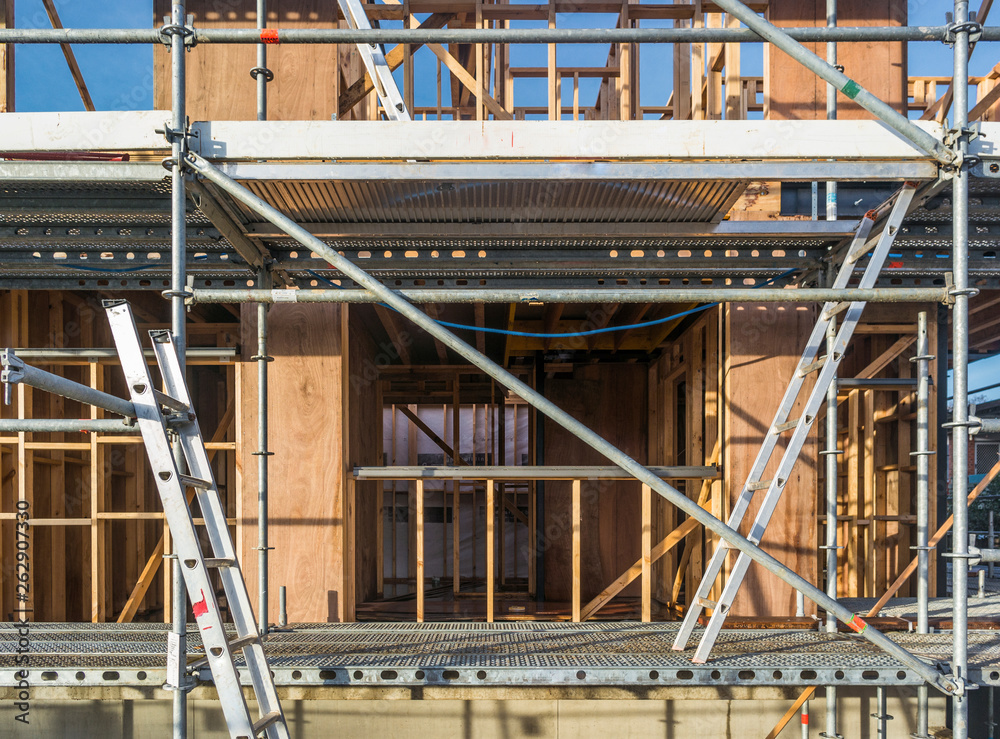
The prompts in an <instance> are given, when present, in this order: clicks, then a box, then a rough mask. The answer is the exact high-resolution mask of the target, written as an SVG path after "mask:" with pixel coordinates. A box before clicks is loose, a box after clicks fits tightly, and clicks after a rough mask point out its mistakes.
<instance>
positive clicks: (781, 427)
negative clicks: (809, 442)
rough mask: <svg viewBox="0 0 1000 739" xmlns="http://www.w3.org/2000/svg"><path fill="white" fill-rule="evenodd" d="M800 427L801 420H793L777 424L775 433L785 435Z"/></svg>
mask: <svg viewBox="0 0 1000 739" xmlns="http://www.w3.org/2000/svg"><path fill="white" fill-rule="evenodd" d="M798 425H799V419H797V418H793V419H792V420H791V421H785V422H784V423H779V424H776V425H775V427H774V432H775V433H776V434H783V433H785V432H786V431H791V430H792V429H793V428H795V427H796V426H798Z"/></svg>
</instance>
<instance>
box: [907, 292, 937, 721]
mask: <svg viewBox="0 0 1000 739" xmlns="http://www.w3.org/2000/svg"><path fill="white" fill-rule="evenodd" d="M930 349H931V347H930V340H929V337H928V333H927V312H926V311H920V313H918V314H917V356H915V357H913V359H912V360H911V361H913V362H914V363H915V364H916V365H917V449H916V451H914V452H912V453H911V454H912V456H914V457H916V458H917V632H918V633H921V634H926V633H928V632H929V628H928V619H927V607H928V602H929V598H930V589H929V587H930V551H929V549H928V539H929V537H930V507H931V502H930V466H931V460H930V456H931V454H933V452H931V450H930V362H931V360H932V359H934V357H933V356H932V355H931V353H930ZM928 700H929V695H928V689H927V686H926V685H921V686H920V687H918V688H917V731H916V732H915V733H914V736H915V737H917V739H928V730H929V727H928V709H929V704H928Z"/></svg>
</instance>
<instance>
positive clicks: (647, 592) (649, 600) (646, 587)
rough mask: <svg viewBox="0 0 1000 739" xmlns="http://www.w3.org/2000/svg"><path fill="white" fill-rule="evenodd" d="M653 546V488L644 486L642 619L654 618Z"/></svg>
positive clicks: (647, 620)
mask: <svg viewBox="0 0 1000 739" xmlns="http://www.w3.org/2000/svg"><path fill="white" fill-rule="evenodd" d="M652 547H653V490H652V488H650V487H649V485H643V486H642V620H643V621H644V622H649V621H652V620H653V588H652V585H653V583H652V577H651V576H650V575H651V568H652V566H653V564H652Z"/></svg>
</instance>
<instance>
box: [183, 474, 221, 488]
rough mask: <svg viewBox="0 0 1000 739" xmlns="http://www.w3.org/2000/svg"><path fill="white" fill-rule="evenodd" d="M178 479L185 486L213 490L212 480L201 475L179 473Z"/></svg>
mask: <svg viewBox="0 0 1000 739" xmlns="http://www.w3.org/2000/svg"><path fill="white" fill-rule="evenodd" d="M177 479H178V480H180V481H181V485H183V486H184V487H191V488H198V489H199V490H211V489H212V485H213V483H212V481H211V480H202V479H201V478H200V477H191V476H190V475H177Z"/></svg>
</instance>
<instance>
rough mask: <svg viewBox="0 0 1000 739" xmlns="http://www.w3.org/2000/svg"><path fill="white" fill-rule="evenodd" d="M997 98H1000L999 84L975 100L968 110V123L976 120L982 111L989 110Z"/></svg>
mask: <svg viewBox="0 0 1000 739" xmlns="http://www.w3.org/2000/svg"><path fill="white" fill-rule="evenodd" d="M997 100H1000V85H997V86H996V87H994V88H993V89H992V90H990V91H989V92H988V93H986V94H985V95H983V96H982V98H980V99H979V100H978V101H977V102H976V104H975V106H973V108H972V110H970V111H969V123H972V122H974V121H978V120H979V119H980V118H981V117H982V115H983V113H985V112H986V111H987V110H989V109H990V108H991V107H992V106H993V104H994V103H995V102H996V101H997Z"/></svg>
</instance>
